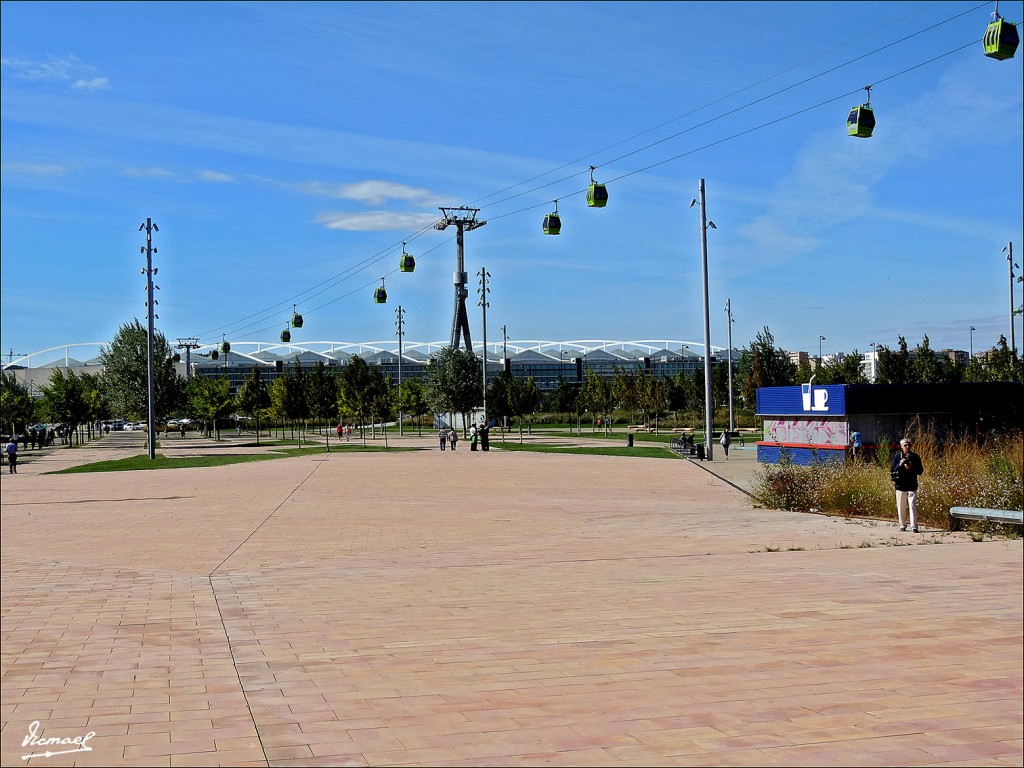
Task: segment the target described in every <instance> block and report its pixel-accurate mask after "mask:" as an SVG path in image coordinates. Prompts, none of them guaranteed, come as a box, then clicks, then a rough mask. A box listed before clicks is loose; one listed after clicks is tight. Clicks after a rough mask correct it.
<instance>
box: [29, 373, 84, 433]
mask: <svg viewBox="0 0 1024 768" xmlns="http://www.w3.org/2000/svg"><path fill="white" fill-rule="evenodd" d="M40 389H42V390H43V401H42V403H41V404H40V405H41V410H42V412H43V415H44V416H45V418H46V420H47V421H59V422H60V423H62V424H64V426H65V427H66V429H67V432H66V434H67V441H68V445H71V438H72V435H74V434H76V433H77V430H78V425H79V424H82V423H84V422H86V421H88V420H89V417H90V414H91V405H90V399H89V396H88V393H87V392H86V388H85V386H84V385H83V382H82V380H81V379H79V378H78V377H77V376H76V375H75V372H74V371H72V370H68V371H67V372H65V371H64V369H62V368H54V369H53V373H51V374H50V381H49V383H48V384H44V385H43V386H42V387H40Z"/></svg>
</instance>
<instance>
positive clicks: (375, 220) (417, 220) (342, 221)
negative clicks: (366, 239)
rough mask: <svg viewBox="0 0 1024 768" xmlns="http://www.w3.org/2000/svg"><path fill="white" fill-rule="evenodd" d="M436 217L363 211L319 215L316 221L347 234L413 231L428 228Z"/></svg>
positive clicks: (420, 214) (419, 214) (426, 214)
mask: <svg viewBox="0 0 1024 768" xmlns="http://www.w3.org/2000/svg"><path fill="white" fill-rule="evenodd" d="M437 219H438V217H437V216H436V215H434V214H429V213H393V212H391V211H365V212H362V213H321V214H318V215H317V217H316V221H317V222H318V223H320V224H323V225H324V226H325V227H327V229H344V230H347V231H349V232H390V231H393V230H404V231H414V230H419V229H422V228H423V227H428V226H430V225H431V224H433V223H434V222H435V221H437Z"/></svg>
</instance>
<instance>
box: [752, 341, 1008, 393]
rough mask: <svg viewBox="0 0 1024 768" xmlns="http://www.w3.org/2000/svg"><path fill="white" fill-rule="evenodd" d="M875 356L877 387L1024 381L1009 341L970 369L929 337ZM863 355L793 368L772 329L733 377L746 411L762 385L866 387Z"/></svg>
mask: <svg viewBox="0 0 1024 768" xmlns="http://www.w3.org/2000/svg"><path fill="white" fill-rule="evenodd" d="M875 349H876V354H877V358H878V359H877V363H876V377H875V381H874V383H875V384H942V383H958V382H996V381H1021V380H1024V361H1022V360H1021V358H1020V357H1019V356H1018V355H1017V353H1016V351H1015V350H1011V349H1009V347H1008V346H1007V343H1006V337H1005V336H1000V337H999V344H998V345H997V346H996V348H995V349H994V350H993V351H991V352H990V353H989V354H988V356H987V359H984V360H983V359H980V358H973V359H971V360H970V361H969V362H968V363H967V365H958V364H957V363H955V362H954V361H953V360H951V359H950V358H949V357H948V356H946V355H939V354H936V352H935V350H933V349H932V348H931V345H930V343H929V340H928V336H925V337H924V338H923V339H922V340H921V343H920V344H918V345H917V346H916V347H915V348H914V350H913V351H911V350H910V349H909V347H908V346H907V340H906V339H905V338H904V337H903V336H899V337H898V342H897V345H896V348H895V349H890V348H888V347H886V346H878V347H876V348H875ZM862 360H863V354H862V353H860V352H858V351H857V350H856V349H855V350H853V351H852V352H851V353H849V354H848V355H844V356H842V357H841V359H840V358H839V356H837V358H835V359H832V360H829V361H826V362H824V363H823V364H822V365H821V366H820V367H819V368H818V369H817V370H814V369H812V368H811V366H810V363H809V362H807V361H804V362H802V363H801V364H800V365H799V366H797V365H795V364H794V363H793V362H792V361H791V360H790V359H789V355H788V354H787V353H786V352H784V351H783V350H782V349H780V348H778V347H776V346H775V338H774V337H773V336H772V333H771V331H770V330H768V327H767V326H765V328H764V330H763V331H762V332H760V333H758V334H757V337H756V338H755V339H754V341H753V342H752V343H751V344H750V346H748V347H747V348H745V349H743V350H742V351H741V353H740V359H739V364H738V365H737V370H736V372H735V375H736V377H737V381H739V382H740V390H739V391H740V398H741V402H742V404H743V405H744V406H745V407H747V408H751V409H752V408H753V407H754V406H755V405H756V400H757V389H758V388H759V387H779V386H790V385H794V384H799V383H802V382H806V381H809V380H810V378H811V376H812V375H813V376H815V377H816V378H815V381H816V382H817V383H818V384H867V383H869V382H868V380H867V378H866V377H865V375H864V371H863V370H862V368H861V362H862Z"/></svg>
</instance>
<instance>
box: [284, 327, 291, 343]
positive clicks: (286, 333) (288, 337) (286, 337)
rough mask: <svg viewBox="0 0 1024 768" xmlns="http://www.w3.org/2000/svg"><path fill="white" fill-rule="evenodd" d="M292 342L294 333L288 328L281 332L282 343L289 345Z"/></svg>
mask: <svg viewBox="0 0 1024 768" xmlns="http://www.w3.org/2000/svg"><path fill="white" fill-rule="evenodd" d="M291 340H292V332H291V331H289V330H288V329H287V328H285V329H284V330H283V331H281V341H282V342H284V343H285V344H287V343H288V342H289V341H291Z"/></svg>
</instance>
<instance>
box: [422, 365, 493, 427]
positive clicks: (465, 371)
mask: <svg viewBox="0 0 1024 768" xmlns="http://www.w3.org/2000/svg"><path fill="white" fill-rule="evenodd" d="M481 375H482V368H481V365H480V359H479V358H478V357H477V356H476V355H475V354H473V351H472V350H469V349H455V348H454V347H445V348H444V349H442V350H441V351H440V352H438V353H437V354H436V355H435V356H434V358H433V359H432V360H431V361H430V363H428V364H427V377H426V381H425V382H424V390H425V395H426V398H427V402H428V403H429V404H430V408H431V410H433V411H434V412H435V413H458V414H461V415H462V417H463V422H462V423H463V432H465V429H466V427H465V425H466V422H467V421H468V420H469V414H470V412H471V411H472V410H473V409H474V408H476V407H477V406H479V405H480V404H481V403H482V402H483V392H482V390H481V388H480V378H481Z"/></svg>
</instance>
